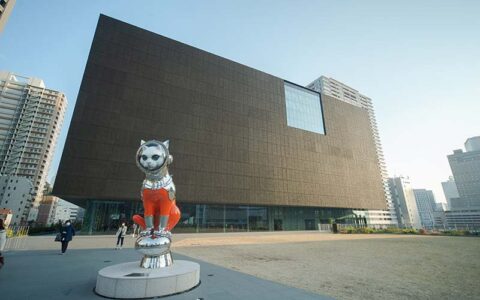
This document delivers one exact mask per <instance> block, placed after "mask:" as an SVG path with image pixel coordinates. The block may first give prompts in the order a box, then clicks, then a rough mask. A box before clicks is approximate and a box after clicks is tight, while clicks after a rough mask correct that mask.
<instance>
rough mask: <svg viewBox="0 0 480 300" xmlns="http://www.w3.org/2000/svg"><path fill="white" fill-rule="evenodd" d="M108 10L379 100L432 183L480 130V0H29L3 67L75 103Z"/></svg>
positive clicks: (417, 173) (433, 185)
mask: <svg viewBox="0 0 480 300" xmlns="http://www.w3.org/2000/svg"><path fill="white" fill-rule="evenodd" d="M100 13H103V14H106V15H109V16H111V17H114V18H117V19H120V20H122V21H125V22H128V23H131V24H133V25H136V26H139V27H142V28H145V29H148V30H151V31H153V32H156V33H159V34H162V35H165V36H167V37H170V38H173V39H176V40H178V41H181V42H184V43H187V44H189V45H192V46H195V47H198V48H201V49H203V50H206V51H209V52H212V53H215V54H217V55H220V56H223V57H226V58H229V59H232V60H234V61H237V62H240V63H243V64H245V65H248V66H251V67H253V68H256V69H259V70H262V71H265V72H267V73H270V74H273V75H275V76H278V77H281V78H284V79H287V80H290V81H293V82H296V83H298V84H302V85H306V84H308V83H310V82H311V81H313V80H314V79H316V78H317V77H319V76H320V75H325V76H328V77H333V78H335V79H337V80H339V81H341V82H344V83H346V84H348V85H350V86H352V87H354V88H356V89H357V90H359V91H360V92H361V93H363V94H365V95H367V96H369V97H371V98H372V99H373V102H374V106H375V110H376V115H377V121H378V124H379V129H380V135H381V139H382V143H383V147H384V152H385V156H386V161H387V166H388V170H389V173H390V175H394V174H397V175H400V174H403V175H408V176H410V177H411V180H412V182H413V186H414V187H416V188H427V189H433V190H434V192H435V194H436V196H437V199H438V200H442V199H443V193H442V191H441V186H440V181H443V180H446V179H447V177H448V176H449V175H450V174H451V171H450V167H449V165H448V161H447V158H446V155H447V154H449V153H451V152H452V150H453V149H457V148H462V147H463V143H464V141H465V140H466V139H467V138H468V137H471V136H476V135H480V1H474V0H472V1H461V0H460V1H459V0H455V1H453V0H452V1H441V0H430V1H428V0H424V1H395V2H394V1H382V0H376V1H373V0H372V1H368V0H364V1H356V0H350V1H347V0H344V1H334V0H331V1H313V0H310V1H300V0H295V1H294V0H291V1H280V0H271V1H262V0H255V1H253V0H248V1H247V0H242V1H240V0H239V1H157V0H151V1H119V0H117V1H107V0H96V1H65V0H49V1H27V0H17V4H16V6H15V8H14V10H13V13H12V15H11V16H10V20H9V22H8V23H7V26H6V27H5V30H4V31H3V33H1V34H0V69H2V70H8V71H13V72H15V73H17V74H20V75H24V76H34V77H39V78H42V79H43V80H44V81H45V83H46V85H47V86H48V87H49V88H52V89H56V90H60V91H63V92H64V93H65V94H66V95H67V98H68V101H69V107H68V111H67V116H66V123H65V125H64V128H63V131H62V134H61V137H60V140H59V143H58V146H57V150H56V153H55V158H54V162H53V164H52V167H51V170H50V174H49V178H50V179H51V178H52V177H54V176H55V173H56V170H57V168H58V164H59V160H60V157H61V152H62V151H63V145H64V142H65V137H66V133H67V130H68V125H69V123H70V119H71V116H72V112H73V108H74V105H75V101H76V98H77V93H78V89H79V86H80V82H81V79H82V75H83V71H84V68H85V63H86V60H87V56H88V52H89V49H90V45H91V42H92V38H93V34H94V30H95V26H96V23H97V19H98V15H99V14H100Z"/></svg>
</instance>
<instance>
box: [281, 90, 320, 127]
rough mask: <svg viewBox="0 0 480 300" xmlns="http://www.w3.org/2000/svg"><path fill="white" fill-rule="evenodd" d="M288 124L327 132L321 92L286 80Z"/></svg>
mask: <svg viewBox="0 0 480 300" xmlns="http://www.w3.org/2000/svg"><path fill="white" fill-rule="evenodd" d="M285 105H286V111H287V125H288V126H290V127H295V128H299V129H303V130H307V131H312V132H316V133H320V134H325V128H324V126H323V113H322V104H321V100H320V94H319V93H317V92H314V91H311V90H308V89H306V88H303V87H300V86H297V85H294V84H291V83H288V82H285Z"/></svg>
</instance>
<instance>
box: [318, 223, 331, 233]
mask: <svg viewBox="0 0 480 300" xmlns="http://www.w3.org/2000/svg"><path fill="white" fill-rule="evenodd" d="M318 231H320V232H332V224H320V223H319V224H318Z"/></svg>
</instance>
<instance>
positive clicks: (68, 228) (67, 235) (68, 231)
mask: <svg viewBox="0 0 480 300" xmlns="http://www.w3.org/2000/svg"><path fill="white" fill-rule="evenodd" d="M74 236H75V229H74V228H73V226H72V223H71V222H70V220H67V221H66V222H65V225H64V226H62V229H60V242H62V253H60V254H64V253H65V251H67V248H68V243H69V242H70V241H71V240H72V239H73V237H74Z"/></svg>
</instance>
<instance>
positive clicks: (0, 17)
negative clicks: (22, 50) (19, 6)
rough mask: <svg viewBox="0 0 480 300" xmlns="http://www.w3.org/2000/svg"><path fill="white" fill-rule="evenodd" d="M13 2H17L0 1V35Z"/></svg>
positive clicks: (9, 0)
mask: <svg viewBox="0 0 480 300" xmlns="http://www.w3.org/2000/svg"><path fill="white" fill-rule="evenodd" d="M15 1H17V0H0V33H2V31H3V28H4V27H5V24H6V23H7V20H8V17H9V16H10V14H11V13H12V10H13V6H15Z"/></svg>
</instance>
